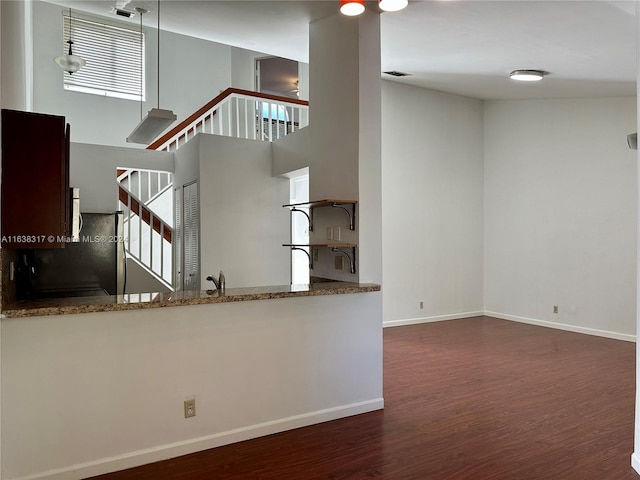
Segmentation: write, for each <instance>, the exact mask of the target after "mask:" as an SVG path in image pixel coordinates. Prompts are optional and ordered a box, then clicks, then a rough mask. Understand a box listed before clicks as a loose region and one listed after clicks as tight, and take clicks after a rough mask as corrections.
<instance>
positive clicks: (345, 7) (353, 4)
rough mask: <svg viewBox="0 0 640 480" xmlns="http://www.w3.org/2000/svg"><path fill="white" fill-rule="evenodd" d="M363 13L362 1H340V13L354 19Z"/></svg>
mask: <svg viewBox="0 0 640 480" xmlns="http://www.w3.org/2000/svg"><path fill="white" fill-rule="evenodd" d="M362 12H364V0H340V13H342V14H343V15H347V16H348V17H355V16H356V15H360V14H361V13H362Z"/></svg>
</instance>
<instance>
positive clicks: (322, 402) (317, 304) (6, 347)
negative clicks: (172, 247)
mask: <svg viewBox="0 0 640 480" xmlns="http://www.w3.org/2000/svg"><path fill="white" fill-rule="evenodd" d="M379 296H380V293H379V292H374V293H364V294H352V295H334V296H319V297H306V298H297V299H295V298H290V299H281V300H265V301H251V302H236V303H229V304H216V305H200V306H188V307H172V308H158V309H149V310H137V311H129V312H107V313H94V314H77V315H61V316H54V317H31V318H19V319H3V320H2V345H1V351H2V427H3V428H2V460H3V465H2V478H3V479H4V480H14V479H24V478H27V477H28V478H36V477H37V478H46V479H51V480H53V479H56V480H61V479H80V478H86V477H89V476H92V475H97V474H100V473H104V472H107V471H112V470H116V469H121V468H126V467H129V466H132V465H139V464H142V463H148V462H151V461H156V460H159V459H162V458H167V457H171V456H176V455H181V454H186V453H190V452H193V451H198V450H203V449H206V448H212V447H214V446H218V445H221V444H225V443H230V442H233V441H238V440H242V439H247V438H251V437H253V436H257V435H265V434H268V433H273V432H276V431H280V430H284V429H287V428H295V427H298V426H303V425H308V424H312V423H316V422H319V421H326V420H330V419H333V418H339V417H341V416H346V415H351V414H355V413H361V412H364V411H370V410H374V409H378V408H381V407H382V335H381V329H380V322H379V321H378V320H377V306H378V305H379ZM187 398H195V399H196V411H197V415H196V416H195V417H194V418H191V419H184V418H183V401H184V400H185V399H187Z"/></svg>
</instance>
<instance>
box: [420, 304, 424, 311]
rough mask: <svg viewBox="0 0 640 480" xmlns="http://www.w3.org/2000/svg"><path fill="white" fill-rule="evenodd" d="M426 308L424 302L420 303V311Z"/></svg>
mask: <svg viewBox="0 0 640 480" xmlns="http://www.w3.org/2000/svg"><path fill="white" fill-rule="evenodd" d="M423 308H424V302H420V310H422V309H423Z"/></svg>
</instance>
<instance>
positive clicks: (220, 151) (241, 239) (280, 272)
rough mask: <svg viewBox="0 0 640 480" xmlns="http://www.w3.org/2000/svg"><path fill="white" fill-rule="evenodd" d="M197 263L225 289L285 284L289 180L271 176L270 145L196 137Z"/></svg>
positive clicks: (204, 285) (204, 274)
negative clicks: (220, 276) (219, 279)
mask: <svg viewBox="0 0 640 480" xmlns="http://www.w3.org/2000/svg"><path fill="white" fill-rule="evenodd" d="M198 187H199V192H200V265H201V277H202V278H201V283H200V284H201V285H202V288H204V289H206V288H208V287H207V285H209V286H211V285H212V284H211V282H207V281H206V277H207V275H209V274H213V275H216V276H217V274H218V272H219V271H220V270H223V271H224V274H225V277H226V282H227V288H234V287H253V286H261V285H286V284H289V283H290V282H291V273H290V254H289V250H288V249H287V248H285V247H283V246H282V244H283V243H288V242H289V211H288V210H287V209H285V208H282V205H284V204H286V203H288V201H289V180H288V179H286V178H282V177H273V176H272V175H271V145H270V144H269V143H268V142H260V141H252V140H239V139H236V138H230V137H222V136H219V135H207V134H200V182H199V185H198Z"/></svg>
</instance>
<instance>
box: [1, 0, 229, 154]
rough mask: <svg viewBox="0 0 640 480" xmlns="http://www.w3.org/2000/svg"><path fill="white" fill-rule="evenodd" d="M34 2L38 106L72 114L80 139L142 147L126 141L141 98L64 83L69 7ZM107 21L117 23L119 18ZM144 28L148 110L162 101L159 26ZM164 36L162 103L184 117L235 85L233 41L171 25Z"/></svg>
mask: <svg viewBox="0 0 640 480" xmlns="http://www.w3.org/2000/svg"><path fill="white" fill-rule="evenodd" d="M3 3H4V2H3ZM33 6H34V35H35V38H34V80H35V84H34V91H35V93H34V110H35V111H37V112H42V113H51V114H56V115H64V116H65V117H67V121H68V122H69V123H70V124H71V135H72V139H73V141H75V142H82V143H92V144H100V145H120V146H129V147H132V148H142V147H143V146H140V145H138V146H136V145H134V144H127V143H126V141H125V139H126V137H127V135H128V134H129V133H130V132H131V130H133V128H134V127H135V126H136V125H137V124H138V122H139V121H140V103H139V102H136V101H131V100H122V99H117V98H108V97H101V96H98V95H91V94H85V93H78V92H70V91H65V90H64V89H63V72H62V71H61V69H60V67H58V65H56V64H55V63H54V61H53V58H54V57H56V56H58V55H60V53H61V49H62V12H63V9H62V7H60V6H58V5H53V4H50V3H45V2H41V1H36V2H34V3H33ZM64 11H65V12H67V11H68V10H64ZM102 21H110V22H114V23H117V22H118V21H119V19H118V18H115V17H114V19H113V20H102ZM120 21H121V22H122V20H120ZM129 24H130V25H133V26H135V25H136V23H135V22H130V23H129ZM144 30H145V32H146V33H147V35H146V71H147V76H146V102H145V104H144V108H143V113H144V114H146V113H147V111H148V110H149V109H150V108H151V107H155V106H156V104H157V31H156V30H155V29H153V28H149V27H145V28H144ZM160 42H161V47H160V54H161V58H160V77H161V79H160V106H161V107H162V108H168V109H172V110H173V111H174V113H175V114H176V115H177V116H178V120H182V119H184V118H186V117H187V116H188V115H190V114H191V113H193V112H194V111H195V110H196V109H198V108H199V107H201V106H202V105H204V104H205V103H206V102H208V101H209V100H211V99H212V98H214V97H215V96H216V95H217V94H218V93H219V92H220V90H224V89H225V88H227V87H229V86H231V47H229V46H227V45H221V44H218V43H214V42H208V41H205V40H199V39H196V38H192V37H187V36H184V35H177V34H174V33H171V32H166V31H162V32H161V33H160ZM4 44H5V43H4V42H3V45H4Z"/></svg>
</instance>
